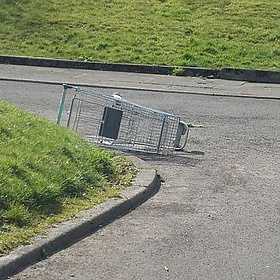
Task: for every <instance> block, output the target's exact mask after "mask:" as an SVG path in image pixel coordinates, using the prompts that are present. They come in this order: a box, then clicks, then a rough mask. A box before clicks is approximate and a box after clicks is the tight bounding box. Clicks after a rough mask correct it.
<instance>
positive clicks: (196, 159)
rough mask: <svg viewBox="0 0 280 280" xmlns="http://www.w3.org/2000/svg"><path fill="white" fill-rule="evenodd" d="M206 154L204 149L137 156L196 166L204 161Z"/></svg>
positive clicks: (148, 160)
mask: <svg viewBox="0 0 280 280" xmlns="http://www.w3.org/2000/svg"><path fill="white" fill-rule="evenodd" d="M204 155H205V153H204V152H202V151H188V152H186V151H180V152H175V153H174V154H172V155H154V154H141V153H137V156H138V157H139V158H141V159H143V160H145V161H147V162H157V163H158V162H165V163H173V164H176V165H183V166H189V167H194V166H196V165H197V164H199V163H201V162H202V161H203V156H204Z"/></svg>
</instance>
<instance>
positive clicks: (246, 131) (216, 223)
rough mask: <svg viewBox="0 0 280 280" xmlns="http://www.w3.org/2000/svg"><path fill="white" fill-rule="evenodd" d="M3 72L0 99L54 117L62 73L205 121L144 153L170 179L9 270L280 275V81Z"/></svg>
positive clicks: (71, 275)
mask: <svg viewBox="0 0 280 280" xmlns="http://www.w3.org/2000/svg"><path fill="white" fill-rule="evenodd" d="M0 73H1V75H0V76H1V77H5V78H6V79H4V80H0V85H1V87H0V98H1V99H5V100H7V101H10V102H13V103H15V104H16V105H18V106H19V107H21V108H23V109H25V110H28V111H30V112H32V113H35V114H38V115H41V116H43V117H45V118H48V119H50V120H52V121H54V120H55V117H56V113H57V106H58V101H59V96H60V92H61V90H62V86H61V85H59V83H61V84H62V83H64V82H71V81H72V82H73V83H74V82H76V83H77V82H79V83H86V84H90V83H92V84H95V85H97V84H98V85H99V86H100V88H98V89H97V90H98V91H100V92H103V93H107V94H112V93H114V92H115V91H118V92H120V93H121V94H122V95H123V97H125V98H126V99H128V100H131V101H133V102H136V103H140V104H141V105H144V106H148V107H153V108H157V109H160V110H164V111H169V112H171V113H174V114H176V115H179V116H180V117H181V118H182V120H184V121H186V122H191V123H194V124H200V125H202V126H203V127H202V128H194V129H191V132H190V136H189V142H188V144H187V146H186V149H185V151H182V152H178V153H177V152H176V153H174V155H172V156H166V157H165V156H150V155H141V156H140V157H141V158H142V159H144V160H146V161H148V162H149V163H151V164H152V165H153V166H154V167H155V168H156V169H157V170H158V173H159V174H160V175H161V177H162V178H163V179H164V182H163V183H162V185H161V187H160V189H159V191H158V193H157V194H156V195H154V196H153V197H152V198H150V199H149V200H148V201H146V202H145V203H144V204H142V205H141V206H139V207H138V208H136V209H135V210H134V211H132V212H131V213H129V214H127V215H125V216H124V217H121V218H120V219H118V220H116V221H114V222H113V223H111V224H109V225H107V226H106V227H104V228H102V229H100V230H99V231H97V232H95V233H94V234H92V235H90V236H87V237H86V238H84V239H82V240H80V241H78V242H77V243H75V244H74V245H72V246H71V247H69V248H66V249H65V250H62V251H60V252H58V253H57V254H55V255H53V256H51V257H50V258H47V259H45V260H43V261H42V262H40V263H37V264H34V265H33V266H31V267H29V268H27V269H25V270H24V271H22V272H20V273H19V274H17V275H15V276H13V277H11V278H10V279H14V280H15V279H17V280H19V279H35V280H36V279H38V280H39V279H40V280H41V279H51V278H52V279H61V280H62V279H63V280H64V279H65V280H66V279H81V280H84V279H104V280H105V279H152V280H153V279H155V280H156V279H213V280H214V279H215V280H217V279H248V280H249V279H250V280H252V279H279V277H280V265H279V264H280V188H279V186H280V175H279V166H280V165H279V163H280V153H279V148H280V144H279V143H280V114H279V105H280V103H279V102H280V85H275V84H256V83H245V82H235V81H225V80H207V79H200V78H181V77H170V76H169V77H164V76H157V75H147V74H133V73H112V72H101V71H86V70H73V69H72V70H67V69H52V68H38V67H24V66H21V67H17V66H9V65H1V66H0ZM9 79H10V80H9ZM12 79H13V80H12ZM15 79H32V80H42V81H55V82H57V83H58V84H55V83H54V84H45V83H31V82H27V81H25V82H23V81H15ZM102 85H104V86H108V85H110V86H111V87H104V88H102ZM116 87H119V89H118V90H116V89H117V88H116ZM126 87H127V88H126ZM174 89H176V90H174ZM196 93H197V94H196ZM201 93H203V94H201ZM213 93H220V96H219V95H217V94H213ZM242 96H243V97H242ZM244 96H251V98H248V97H245V98H244ZM255 97H261V98H260V99H259V98H255ZM270 97H272V98H273V99H271V98H270Z"/></svg>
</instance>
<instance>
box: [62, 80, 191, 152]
mask: <svg viewBox="0 0 280 280" xmlns="http://www.w3.org/2000/svg"><path fill="white" fill-rule="evenodd" d="M70 92H71V93H70ZM69 97H70V98H69ZM69 99H70V100H69ZM67 109H68V110H67ZM66 111H67V114H65V112H66ZM63 123H65V124H66V125H67V126H68V127H69V128H71V129H73V130H75V131H77V132H78V133H79V134H81V135H82V136H84V137H85V138H86V139H88V140H89V141H91V142H93V143H95V144H97V145H99V146H105V147H109V148H114V149H119V150H124V151H136V152H144V153H153V154H170V153H172V152H173V151H174V150H182V149H183V148H184V147H185V145H186V142H187V137H188V132H189V128H188V126H187V124H186V123H184V122H182V121H180V118H179V117H177V116H174V115H172V114H169V113H166V112H162V111H159V110H155V109H152V108H147V107H144V106H141V105H139V104H135V103H132V102H129V101H128V100H126V99H124V98H122V97H121V96H120V95H118V94H113V95H112V96H108V95H103V94H101V93H97V92H93V91H90V90H87V89H85V88H81V87H75V86H71V85H64V86H63V92H62V95H61V100H60V104H59V110H58V116H57V124H63Z"/></svg>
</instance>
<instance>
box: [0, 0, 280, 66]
mask: <svg viewBox="0 0 280 280" xmlns="http://www.w3.org/2000/svg"><path fill="white" fill-rule="evenodd" d="M279 15H280V2H279V1H275V0H262V1H260V0H250V1H248V0H234V1H229V0H196V1H186V0H149V1H148V0H141V1H140V0H114V1H107V0H99V1H83V0H74V1H68V0H52V1H45V0H21V1H16V0H5V1H1V2H0V49H1V53H2V54H9V55H27V56H41V57H51V58H64V59H78V60H91V61H106V62H127V63H144V64H162V65H173V66H199V67H210V68H213V67H239V68H259V69H270V70H280V50H279V46H280V44H279V40H280V33H279V30H280V17H279Z"/></svg>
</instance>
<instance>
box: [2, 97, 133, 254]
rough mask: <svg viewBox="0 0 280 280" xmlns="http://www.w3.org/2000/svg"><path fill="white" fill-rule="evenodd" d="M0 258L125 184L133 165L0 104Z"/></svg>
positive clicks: (116, 194)
mask: <svg viewBox="0 0 280 280" xmlns="http://www.w3.org/2000/svg"><path fill="white" fill-rule="evenodd" d="M0 116H1V122H0V255H3V254H7V253H8V252H9V251H10V250H11V249H12V248H14V247H15V246H17V245H19V244H26V243H27V242H28V239H29V237H30V236H33V235H35V234H37V233H38V232H41V231H42V230H44V229H45V228H47V227H48V226H49V225H50V224H52V223H54V222H59V221H62V220H65V219H69V218H71V217H73V216H75V214H77V213H78V212H79V211H81V210H82V209H86V208H90V207H92V206H93V205H95V204H98V203H100V202H102V201H104V200H105V199H107V198H109V197H114V196H118V195H119V193H120V191H121V190H122V189H123V188H125V187H127V186H129V185H130V183H131V179H132V178H133V176H134V175H135V172H136V169H135V167H134V166H133V165H132V164H131V163H130V162H128V161H127V160H126V159H124V158H123V157H122V156H120V155H118V154H115V153H109V152H107V151H104V150H101V149H99V148H97V147H94V146H93V145H91V144H90V143H89V142H87V141H85V140H83V139H82V138H81V137H80V136H78V135H77V134H76V133H74V132H72V131H70V130H68V129H67V128H65V127H60V126H57V125H55V124H53V123H51V122H50V121H47V120H44V119H42V118H39V117H36V116H34V115H31V114H29V113H27V112H24V111H21V110H19V109H17V108H16V107H14V106H12V105H11V104H8V103H6V102H4V101H1V100H0Z"/></svg>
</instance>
